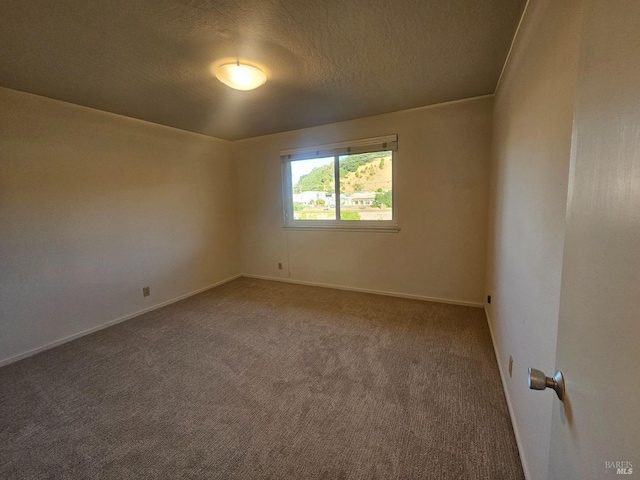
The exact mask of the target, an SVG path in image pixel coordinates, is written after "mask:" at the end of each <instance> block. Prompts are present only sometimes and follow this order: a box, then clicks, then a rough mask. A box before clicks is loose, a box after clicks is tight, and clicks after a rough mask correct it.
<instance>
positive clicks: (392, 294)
mask: <svg viewBox="0 0 640 480" xmlns="http://www.w3.org/2000/svg"><path fill="white" fill-rule="evenodd" d="M242 276H243V277H247V278H257V279H260V280H273V281H276V282H285V283H295V284H298V285H309V286H312V287H322V288H333V289H336V290H349V291H352V292H361V293H373V294H374V295H386V296H388V297H400V298H411V299H413V300H425V301H428V302H437V303H448V304H450V305H462V306H465V307H476V308H482V307H483V304H482V303H475V302H467V301H466V300H452V299H449V298H435V297H425V296H423V295H414V294H411V293H399V292H387V291H383V290H371V289H368V288H358V287H347V286H345V285H334V284H329V283H318V282H308V281H305V280H294V279H291V278H280V277H269V276H266V275H253V274H250V273H243V274H242Z"/></svg>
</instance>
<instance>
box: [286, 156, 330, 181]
mask: <svg viewBox="0 0 640 480" xmlns="http://www.w3.org/2000/svg"><path fill="white" fill-rule="evenodd" d="M323 165H333V157H326V158H314V159H311V160H299V161H296V162H291V185H295V184H296V183H298V180H300V177H301V176H302V175H306V174H307V173H309V172H311V170H313V169H314V168H316V167H322V166H323Z"/></svg>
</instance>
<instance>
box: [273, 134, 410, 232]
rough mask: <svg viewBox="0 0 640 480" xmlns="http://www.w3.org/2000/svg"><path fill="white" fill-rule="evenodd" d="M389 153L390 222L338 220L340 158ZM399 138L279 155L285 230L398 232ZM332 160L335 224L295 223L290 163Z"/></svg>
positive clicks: (320, 146)
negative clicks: (329, 158) (318, 159)
mask: <svg viewBox="0 0 640 480" xmlns="http://www.w3.org/2000/svg"><path fill="white" fill-rule="evenodd" d="M379 151H391V155H392V162H391V168H392V170H391V192H392V193H391V195H392V202H391V218H392V219H391V220H340V185H339V182H340V163H339V157H340V156H342V155H349V154H356V153H369V152H379ZM397 151H398V136H397V135H386V136H384V137H374V138H366V139H361V140H354V141H351V142H341V143H332V144H326V145H318V146H312V147H304V148H295V149H290V150H282V151H280V160H281V162H282V200H283V205H284V228H285V230H336V231H350V232H383V233H384V232H399V231H400V227H399V225H398V221H397V216H396V189H395V182H396V180H395V179H396V163H397V162H396V159H397V155H396V154H397ZM328 157H333V158H334V162H333V164H334V178H335V182H334V183H335V196H336V219H335V220H296V219H295V218H294V214H293V212H294V211H293V192H292V188H293V185H292V184H291V183H292V182H291V162H295V161H297V160H310V159H314V158H328Z"/></svg>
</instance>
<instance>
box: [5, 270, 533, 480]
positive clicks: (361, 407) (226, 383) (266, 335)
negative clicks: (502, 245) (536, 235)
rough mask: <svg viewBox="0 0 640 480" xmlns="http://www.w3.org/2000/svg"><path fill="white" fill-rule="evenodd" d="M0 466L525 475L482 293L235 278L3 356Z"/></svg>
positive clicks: (21, 471)
mask: <svg viewBox="0 0 640 480" xmlns="http://www.w3.org/2000/svg"><path fill="white" fill-rule="evenodd" d="M0 478H3V479H17V478H20V479H21V478H28V479H32V478H34V479H39V478H52V479H53V478H55V479H57V478H68V479H84V478H86V479H89V478H105V479H161V478H168V479H178V478H194V479H196V478H207V479H274V480H275V479H402V480H411V479H455V480H460V479H490V480H499V479H508V480H514V479H515V480H517V479H523V478H524V477H523V473H522V467H521V465H520V460H519V457H518V451H517V448H516V443H515V440H514V435H513V430H512V427H511V423H510V420H509V415H508V411H507V406H506V403H505V399H504V395H503V391H502V387H501V384H500V377H499V374H498V367H497V365H496V360H495V356H494V353H493V349H492V346H491V339H490V336H489V331H488V327H487V324H486V320H485V317H484V313H483V311H482V310H481V309H478V308H470V307H460V306H452V305H445V304H438V303H430V302H423V301H417V300H408V299H400V298H392V297H383V296H377V295H368V294H363V293H355V292H346V291H339V290H331V289H324V288H316V287H307V286H300V285H291V284H285V283H278V282H268V281H262V280H254V279H248V278H240V279H238V280H235V281H233V282H231V283H228V284H225V285H223V286H220V287H218V288H215V289H212V290H209V291H206V292H204V293H201V294H199V295H196V296H194V297H191V298H189V299H186V300H183V301H181V302H178V303H175V304H173V305H170V306H167V307H164V308H162V309H159V310H155V311H153V312H149V313H147V314H145V315H142V316H140V317H137V318H135V319H132V320H129V321H127V322H124V323H121V324H119V325H116V326H113V327H111V328H108V329H106V330H102V331H100V332H97V333H94V334H92V335H89V336H86V337H83V338H81V339H78V340H75V341H73V342H71V343H68V344H65V345H63V346H60V347H57V348H54V349H52V350H49V351H46V352H43V353H40V354H38V355H36V356H34V357H31V358H27V359H25V360H23V361H20V362H18V363H15V364H12V365H9V366H6V367H4V368H2V369H0Z"/></svg>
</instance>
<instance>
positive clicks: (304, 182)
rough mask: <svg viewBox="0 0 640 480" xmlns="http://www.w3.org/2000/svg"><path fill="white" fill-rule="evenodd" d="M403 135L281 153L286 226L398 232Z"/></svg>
mask: <svg viewBox="0 0 640 480" xmlns="http://www.w3.org/2000/svg"><path fill="white" fill-rule="evenodd" d="M397 144H398V143H397V136H396V135H389V136H386V137H377V138H371V139H365V140H357V141H353V142H344V143H339V144H331V145H321V146H317V147H310V148H303V149H295V150H285V151H282V152H280V158H281V160H282V162H283V163H282V165H283V169H282V170H283V193H284V210H285V212H284V216H285V228H295V229H305V228H306V229H339V230H372V231H398V230H399V228H398V226H397V223H396V222H395V215H394V202H393V172H394V156H395V152H396V151H397Z"/></svg>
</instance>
